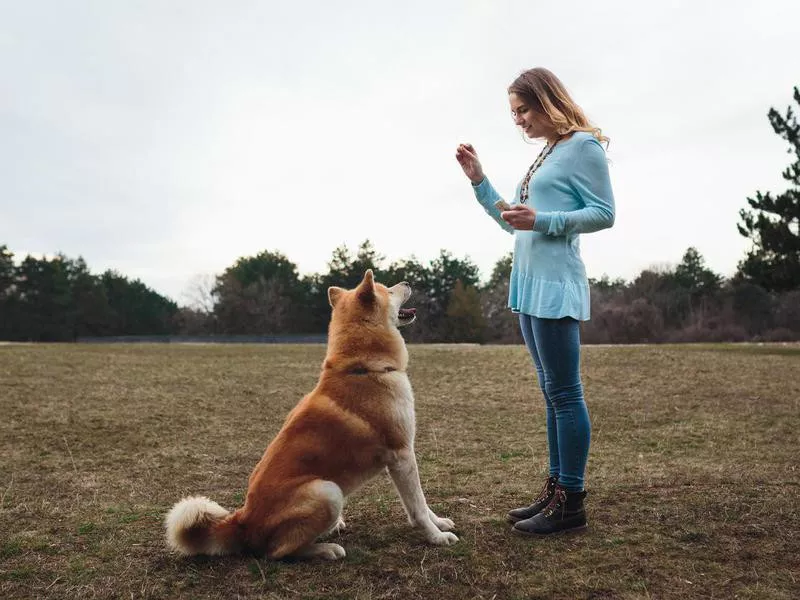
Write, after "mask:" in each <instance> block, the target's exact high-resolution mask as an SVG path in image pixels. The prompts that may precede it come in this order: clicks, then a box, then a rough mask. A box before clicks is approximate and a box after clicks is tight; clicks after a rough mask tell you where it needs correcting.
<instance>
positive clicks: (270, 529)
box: [166, 271, 458, 560]
mask: <svg viewBox="0 0 800 600" xmlns="http://www.w3.org/2000/svg"><path fill="white" fill-rule="evenodd" d="M410 295H411V289H410V288H409V286H408V284H406V283H399V284H397V285H395V286H393V287H390V288H387V287H386V286H384V285H381V284H380V283H377V282H375V281H374V278H373V274H372V271H367V272H366V274H365V275H364V279H363V280H362V281H361V283H360V284H359V285H358V286H357V287H356V288H355V289H353V290H345V289H342V288H338V287H331V288H329V289H328V300H329V301H330V304H331V306H332V307H333V315H332V317H331V323H330V327H329V335H328V350H327V355H326V357H325V362H324V363H323V366H322V373H321V375H320V378H319V382H318V383H317V386H316V387H315V388H314V390H313V391H312V392H311V393H310V394H308V395H307V396H306V397H305V398H303V399H302V400H301V401H300V403H299V404H298V405H297V406H296V407H295V408H294V409H293V410H292V411H291V412H290V413H289V415H288V417H287V418H286V422H285V423H284V424H283V427H282V428H281V430H280V431H279V432H278V435H277V436H276V437H275V439H274V440H273V441H272V443H271V444H270V445H269V446H268V447H267V450H266V452H265V453H264V456H263V457H262V458H261V460H260V461H259V463H258V464H257V465H256V467H255V469H254V470H253V473H252V474H251V475H250V481H249V484H248V488H247V497H246V499H245V503H244V506H243V507H242V508H240V509H238V510H236V511H235V512H233V513H229V512H228V511H227V510H225V509H224V508H222V507H221V506H219V505H218V504H217V503H216V502H213V501H211V500H209V499H208V498H205V497H191V498H184V499H183V500H181V501H180V502H178V503H177V504H176V505H175V506H174V507H173V508H172V510H171V511H170V512H169V514H168V515H167V517H166V528H167V542H168V544H169V546H170V548H172V549H173V550H175V551H177V552H178V553H180V554H183V555H193V554H229V553H235V552H247V553H256V554H264V555H266V556H268V557H270V558H274V559H279V558H283V557H298V558H299V557H306V558H310V557H320V558H326V559H330V560H335V559H339V558H342V557H344V556H345V551H344V548H342V547H341V546H340V545H338V544H332V543H319V542H317V539H318V538H319V537H320V536H323V535H325V534H327V533H330V532H331V531H334V530H337V529H339V528H342V527H344V521H343V520H342V507H343V505H344V501H345V499H346V498H347V497H348V496H349V495H350V494H351V493H352V492H353V491H355V490H356V489H357V488H358V487H359V486H361V485H362V484H364V483H365V482H367V481H368V480H369V479H371V478H372V477H374V476H375V475H377V474H378V473H380V472H381V471H382V470H383V469H387V470H388V472H389V474H390V476H391V478H392V481H393V482H394V485H395V487H396V488H397V492H398V493H399V495H400V499H401V501H402V503H403V506H404V508H405V510H406V513H407V515H408V519H409V521H410V523H411V524H412V525H413V526H415V527H418V528H420V529H421V530H422V532H423V534H424V535H425V538H426V539H427V541H428V542H430V543H432V544H437V545H449V544H454V543H455V542H457V541H458V538H457V537H456V536H455V534H453V533H451V532H450V530H451V529H453V527H454V525H453V522H452V521H451V520H450V519H443V518H439V517H437V516H436V514H434V512H433V511H432V510H431V509H430V508H429V507H428V505H427V503H426V501H425V496H424V494H423V492H422V487H421V485H420V481H419V473H418V471H417V460H416V457H415V455H414V430H415V420H414V396H413V393H412V391H411V384H410V382H409V380H408V376H407V375H406V367H407V365H408V351H407V350H406V345H405V342H404V340H403V337H402V336H401V335H400V332H399V331H398V327H399V326H402V325H407V324H409V323H411V322H413V321H414V319H415V318H416V315H415V310H414V309H413V308H410V309H404V308H401V306H402V304H403V303H404V302H405V301H406V300H408V298H409V296H410Z"/></svg>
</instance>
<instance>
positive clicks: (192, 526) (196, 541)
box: [164, 496, 241, 556]
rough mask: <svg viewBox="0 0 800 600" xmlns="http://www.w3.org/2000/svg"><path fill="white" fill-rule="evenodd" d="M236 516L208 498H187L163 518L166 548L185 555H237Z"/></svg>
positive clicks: (237, 523) (237, 531) (238, 541)
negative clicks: (165, 530) (165, 529)
mask: <svg viewBox="0 0 800 600" xmlns="http://www.w3.org/2000/svg"><path fill="white" fill-rule="evenodd" d="M238 521H239V520H238V515H237V513H230V512H228V511H227V510H225V509H224V508H222V507H221V506H220V505H219V504H217V503H216V502H214V501H213V500H209V499H208V498H206V497H205V496H193V497H189V498H184V499H183V500H181V501H180V502H178V503H177V504H176V505H175V506H173V507H172V510H170V511H169V513H167V516H166V518H165V519H164V524H165V525H166V527H167V545H168V546H169V547H170V549H172V550H174V551H175V552H177V553H178V554H182V555H184V556H193V555H195V554H207V555H220V554H232V553H235V552H238V550H239V547H240V542H241V540H239V522H238Z"/></svg>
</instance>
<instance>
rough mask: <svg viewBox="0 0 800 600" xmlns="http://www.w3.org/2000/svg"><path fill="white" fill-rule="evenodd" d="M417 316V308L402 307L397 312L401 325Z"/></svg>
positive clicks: (408, 322)
mask: <svg viewBox="0 0 800 600" xmlns="http://www.w3.org/2000/svg"><path fill="white" fill-rule="evenodd" d="M416 318H417V309H416V308H401V309H400V310H399V311H398V313H397V321H398V323H399V324H400V325H408V324H410V323H413V322H414V319H416Z"/></svg>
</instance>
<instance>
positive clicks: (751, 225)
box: [737, 87, 800, 291]
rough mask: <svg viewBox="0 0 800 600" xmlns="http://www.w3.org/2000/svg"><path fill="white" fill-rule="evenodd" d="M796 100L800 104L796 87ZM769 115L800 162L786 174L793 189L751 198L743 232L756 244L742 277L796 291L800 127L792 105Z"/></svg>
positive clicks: (741, 227) (799, 241)
mask: <svg viewBox="0 0 800 600" xmlns="http://www.w3.org/2000/svg"><path fill="white" fill-rule="evenodd" d="M794 100H795V102H797V104H798V105H800V89H798V88H796V87H795V88H794ZM767 116H768V117H769V122H770V124H771V125H772V129H774V130H775V133H776V134H778V135H779V136H780V137H782V138H783V139H785V140H786V141H787V142H789V144H790V145H791V148H790V149H789V153H794V155H795V157H796V159H797V160H796V161H795V162H794V163H792V164H791V165H789V166H788V167H787V168H786V170H784V171H783V173H782V176H783V178H784V179H785V180H786V181H788V182H789V183H790V184H791V186H792V187H791V188H790V189H788V190H786V191H785V192H784V193H782V194H780V195H776V196H772V194H770V193H769V192H767V193H766V194H762V193H761V192H756V197H755V199H754V198H748V199H747V203H748V204H749V205H750V208H751V209H752V210H746V209H742V210H740V211H739V216H740V217H741V218H742V223H741V224H739V225H737V227H738V229H739V233H741V234H742V235H743V236H745V237H747V238H750V239H751V240H752V241H753V244H754V248H753V249H752V250H751V251H750V252H748V254H747V256H746V257H745V259H744V260H743V261H742V262H740V263H739V275H740V276H741V277H743V278H744V279H747V280H750V281H752V282H753V283H757V284H758V285H761V286H762V287H764V288H766V289H768V290H776V291H782V290H792V289H795V288H798V287H800V124H798V122H797V118H796V117H795V115H794V113H793V112H792V107H791V106H789V107H788V108H787V109H786V115H785V116H784V115H781V114H780V113H779V112H778V111H777V110H775V109H774V108H770V110H769V113H768V115H767Z"/></svg>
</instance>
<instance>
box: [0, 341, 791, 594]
mask: <svg viewBox="0 0 800 600" xmlns="http://www.w3.org/2000/svg"><path fill="white" fill-rule="evenodd" d="M410 354H411V368H410V372H409V374H410V377H411V381H412V384H413V385H414V389H415V392H416V399H417V423H418V431H417V455H418V460H419V465H420V471H421V478H422V483H423V488H424V489H425V492H426V495H427V498H428V501H429V503H430V504H431V506H432V507H433V508H434V510H435V511H436V512H437V513H438V514H440V515H442V516H448V517H450V518H452V519H454V520H455V521H456V525H457V534H458V535H459V537H460V538H461V541H460V543H459V544H457V545H455V546H452V547H447V548H433V547H429V546H427V545H425V544H424V542H423V541H422V538H421V536H420V535H419V534H418V533H417V532H415V531H413V530H412V529H411V528H410V527H409V526H408V524H407V523H406V520H405V516H404V513H403V511H402V508H401V506H400V503H399V501H398V499H397V498H396V496H395V493H394V489H393V488H392V486H391V483H390V482H389V480H388V477H386V476H382V477H379V478H377V479H376V480H374V481H373V482H372V483H370V484H368V485H367V486H366V487H365V488H363V489H362V490H361V491H360V492H359V493H357V494H356V495H354V496H353V497H351V499H350V501H349V503H348V505H347V506H346V508H345V520H346V521H347V524H348V529H347V530H346V531H345V532H344V533H342V534H341V535H339V536H335V537H336V538H337V539H336V540H335V541H337V542H338V543H340V544H342V545H343V546H344V547H345V549H346V550H347V552H348V555H347V558H346V559H344V560H343V561H339V562H335V563H328V562H279V563H275V562H269V561H266V560H263V559H262V560H256V559H254V558H246V557H224V558H194V559H182V558H178V557H176V556H173V555H170V554H169V553H168V552H167V551H166V547H165V544H164V541H163V526H162V520H163V516H164V513H165V512H166V511H167V510H168V509H169V507H170V506H171V505H172V504H173V503H174V502H175V501H177V500H178V499H180V498H181V497H182V496H183V495H186V494H205V495H208V496H210V497H211V498H213V499H215V500H216V501H217V502H219V503H220V504H221V505H223V506H225V507H227V508H233V507H236V506H238V505H239V504H240V503H241V502H242V497H243V492H244V490H245V486H246V483H247V477H248V475H249V473H250V470H251V469H252V467H253V466H254V464H255V463H256V461H257V460H258V459H259V458H260V456H261V454H262V452H263V450H264V448H265V446H266V444H267V443H268V442H269V440H270V439H271V438H272V436H273V435H274V434H275V433H276V431H277V430H278V428H279V427H280V425H281V422H282V420H283V418H284V416H285V415H286V413H287V412H288V411H289V410H290V408H291V407H292V406H293V405H294V404H295V403H296V402H297V401H298V400H299V399H300V398H301V397H302V396H303V395H304V394H305V393H307V392H308V391H310V390H311V389H312V387H313V386H314V384H315V382H316V379H317V375H318V370H319V366H320V364H321V362H322V358H323V355H324V347H322V346H295V345H287V346H271V345H258V346H238V345H225V346H223V345H197V346H191V345H189V346H179V345H129V346H124V345H96V346H92V345H8V346H1V347H0V598H4V599H10V598H67V599H70V600H75V599H79V598H359V599H364V600H366V599H377V598H392V599H395V598H397V599H410V598H431V599H438V598H442V599H458V600H467V599H471V598H485V599H487V600H488V599H491V598H496V599H504V598H753V599H755V598H758V599H764V598H766V599H770V598H786V599H789V598H798V597H800V581H798V578H800V527H799V525H800V517H799V516H798V505H800V500H799V499H798V496H800V471H798V466H800V465H799V464H798V463H800V461H798V442H799V441H800V437H799V436H798V427H799V426H800V411H799V410H798V409H800V347H798V346H750V345H741V346H740V345H737V346H637V347H585V348H584V352H583V376H584V383H585V386H586V394H587V400H588V404H589V410H590V413H591V417H592V426H593V439H592V450H591V454H590V458H589V467H588V478H587V490H588V492H589V496H588V499H587V509H588V511H589V520H590V530H589V532H588V533H586V534H583V535H578V536H571V537H562V538H557V539H545V540H530V539H525V538H518V537H516V536H513V535H512V534H511V533H510V532H509V527H510V526H509V525H508V524H506V523H505V521H504V518H503V515H504V514H505V511H506V510H507V509H509V508H511V507H514V506H517V505H519V504H521V503H526V502H527V501H528V500H529V499H530V498H531V496H532V495H534V494H535V493H536V492H537V491H538V489H539V487H540V486H541V481H542V478H543V475H544V473H545V470H546V456H547V455H546V447H545V432H544V408H543V403H542V400H541V398H540V394H539V391H538V387H537V385H536V380H535V375H534V373H533V369H532V367H531V363H530V359H529V357H528V356H527V354H526V353H525V350H524V348H522V347H504V346H488V347H479V346H412V347H411V348H410ZM378 523H379V525H377V524H378Z"/></svg>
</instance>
